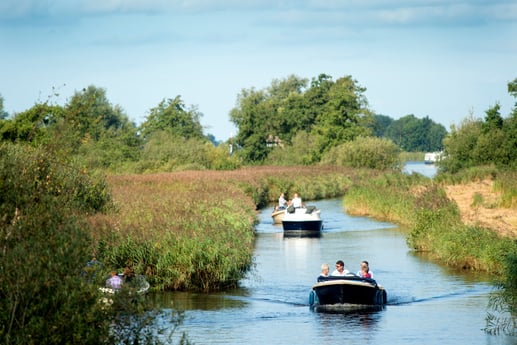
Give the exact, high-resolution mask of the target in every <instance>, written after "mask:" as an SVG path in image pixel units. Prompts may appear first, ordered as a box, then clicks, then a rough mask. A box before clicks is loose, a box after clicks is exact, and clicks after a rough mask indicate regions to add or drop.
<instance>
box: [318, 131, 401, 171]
mask: <svg viewBox="0 0 517 345" xmlns="http://www.w3.org/2000/svg"><path fill="white" fill-rule="evenodd" d="M399 153H400V149H399V148H398V146H396V145H395V144H393V142H391V141H390V140H387V139H381V138H374V137H358V138H356V139H355V140H352V141H348V142H345V143H343V144H341V145H339V146H336V147H334V148H332V149H331V150H330V151H329V152H328V153H327V154H325V155H324V156H323V158H322V160H321V162H322V163H323V164H332V165H338V166H346V167H350V168H370V169H380V170H386V169H400V165H401V164H400V161H399Z"/></svg>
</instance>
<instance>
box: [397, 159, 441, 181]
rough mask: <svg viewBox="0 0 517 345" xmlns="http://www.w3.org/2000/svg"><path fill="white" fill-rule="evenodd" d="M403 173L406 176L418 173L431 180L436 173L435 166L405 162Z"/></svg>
mask: <svg viewBox="0 0 517 345" xmlns="http://www.w3.org/2000/svg"><path fill="white" fill-rule="evenodd" d="M403 172H405V173H406V174H411V173H418V174H421V175H424V176H426V177H430V178H433V177H434V176H435V175H436V173H437V167H436V165H435V164H426V163H424V162H413V161H410V162H406V164H405V165H404V169H403Z"/></svg>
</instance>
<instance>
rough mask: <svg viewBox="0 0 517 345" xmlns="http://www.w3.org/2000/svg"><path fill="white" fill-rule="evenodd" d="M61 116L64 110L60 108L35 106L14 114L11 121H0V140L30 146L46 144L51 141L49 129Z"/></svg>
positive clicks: (46, 105)
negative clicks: (29, 144)
mask: <svg viewBox="0 0 517 345" xmlns="http://www.w3.org/2000/svg"><path fill="white" fill-rule="evenodd" d="M63 114H64V109H63V108H62V107H60V106H57V105H49V104H47V103H40V104H35V105H34V106H33V107H32V108H30V109H28V110H26V111H24V112H21V113H18V114H15V115H14V117H13V118H12V119H7V120H3V121H1V122H0V138H1V139H2V140H7V141H11V142H26V143H31V144H32V145H41V144H48V143H49V142H51V140H52V135H51V134H50V133H49V128H50V127H52V126H53V125H55V124H56V123H57V122H58V121H59V119H61V118H62V117H63Z"/></svg>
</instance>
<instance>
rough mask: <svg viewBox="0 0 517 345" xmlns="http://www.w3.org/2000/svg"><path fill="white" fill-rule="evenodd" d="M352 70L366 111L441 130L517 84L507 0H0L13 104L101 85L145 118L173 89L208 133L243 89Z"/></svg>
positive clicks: (224, 129)
mask: <svg viewBox="0 0 517 345" xmlns="http://www.w3.org/2000/svg"><path fill="white" fill-rule="evenodd" d="M321 73H325V74H328V75H331V76H332V77H333V78H334V80H336V79H338V78H340V77H343V76H346V75H351V76H352V77H353V78H354V79H356V80H357V82H358V83H359V84H360V85H361V86H364V87H366V89H367V91H366V93H365V96H366V98H367V99H368V101H369V105H370V108H371V109H372V110H373V111H374V112H376V113H378V114H384V115H388V116H391V117H392V118H394V119H398V118H400V117H402V116H405V115H408V114H413V115H415V116H416V117H418V118H422V117H424V116H429V117H430V118H431V119H433V120H434V121H436V122H438V123H441V124H443V125H444V126H445V127H446V128H447V129H449V128H450V126H451V125H452V124H456V125H458V124H460V123H461V121H462V120H463V119H465V118H466V117H467V116H468V115H469V114H470V113H471V112H472V113H473V114H474V116H475V117H478V118H481V117H483V116H484V115H485V113H484V112H485V110H487V109H488V108H489V107H490V106H493V105H494V104H495V103H496V102H499V103H500V104H501V112H502V115H503V116H505V117H506V116H507V115H508V114H509V112H510V111H511V109H512V107H513V106H514V102H515V100H514V99H513V98H512V97H511V96H510V95H508V93H507V83H508V82H509V81H511V80H513V79H515V78H517V2H516V1H514V0H486V1H483V0H470V1H467V0H465V1H455V0H371V1H369V0H350V1H348V0H321V1H320V0H312V1H311V0H284V1H272V0H221V1H209V0H183V1H180V0H125V1H124V0H0V94H1V95H2V96H3V98H4V109H5V110H6V111H8V112H9V113H11V114H12V113H15V112H21V111H24V110H26V109H28V108H30V107H32V106H33V105H34V104H35V103H37V102H41V101H46V100H47V99H49V97H50V96H51V95H53V94H54V93H57V94H59V95H58V96H52V97H51V98H50V100H51V101H52V102H54V103H56V104H61V105H63V104H65V103H66V102H67V100H68V99H69V98H70V97H71V96H72V95H73V93H74V92H75V91H76V90H81V89H82V88H84V87H87V86H88V85H95V86H97V87H102V88H104V89H106V91H107V97H108V99H109V100H110V102H111V103H112V104H114V105H115V104H116V105H119V106H121V107H122V108H123V109H124V111H125V113H126V114H127V115H128V117H129V118H130V119H131V120H133V121H135V122H136V123H141V122H142V121H143V120H144V119H145V117H146V116H147V115H148V111H149V109H151V108H153V107H155V106H157V105H158V103H159V102H160V101H161V100H163V99H164V98H174V97H176V96H177V95H180V96H181V98H182V100H183V101H184V102H185V104H186V105H188V106H191V105H193V106H197V108H198V110H199V111H200V112H201V113H203V116H202V118H201V124H202V125H203V126H205V127H206V129H205V132H207V133H212V134H214V135H215V137H216V138H217V139H219V140H225V139H227V138H228V137H229V136H230V135H231V134H232V133H235V128H234V127H233V124H232V123H231V122H230V121H229V116H228V113H229V111H230V110H231V108H233V107H234V106H235V102H236V99H237V95H238V94H239V92H240V91H241V90H242V89H243V88H246V89H247V88H251V87H255V88H257V89H262V88H265V87H267V86H269V85H270V84H271V81H272V80H273V79H283V78H285V77H287V76H289V75H291V74H295V75H297V76H299V77H303V78H308V79H311V78H313V77H317V76H318V75H319V74H321Z"/></svg>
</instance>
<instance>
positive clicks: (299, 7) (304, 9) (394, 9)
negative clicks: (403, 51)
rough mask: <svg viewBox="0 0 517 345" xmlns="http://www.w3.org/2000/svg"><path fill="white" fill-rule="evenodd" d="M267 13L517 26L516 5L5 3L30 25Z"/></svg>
mask: <svg viewBox="0 0 517 345" xmlns="http://www.w3.org/2000/svg"><path fill="white" fill-rule="evenodd" d="M246 10H254V11H267V12H277V11H278V12H279V13H284V14H285V15H286V18H287V19H289V18H288V17H289V16H292V15H293V14H297V13H306V15H309V16H310V15H311V14H318V13H326V14H327V15H331V14H335V13H341V14H348V15H350V16H352V15H354V16H355V15H357V14H358V13H362V17H364V16H368V17H369V19H370V20H376V21H379V20H380V21H382V22H385V23H386V24H418V23H420V22H429V21H432V20H438V21H447V20H449V21H450V22H454V21H455V20H458V21H460V22H464V21H465V20H466V19H465V18H471V19H472V18H479V19H480V20H488V21H490V20H500V19H505V20H512V21H513V20H517V4H516V3H515V1H510V0H493V1H487V0H468V1H467V0H456V1H451V0H398V1H397V0H395V1H387V0H370V1H365V0H348V1H346V0H296V1H295V0H283V1H282V0H280V1H279V0H224V1H213V0H2V1H0V18H3V19H11V20H15V19H28V18H32V17H37V18H46V17H48V18H54V19H56V18H57V17H59V16H62V15H69V16H74V17H82V16H92V15H111V14H122V15H123V14H163V13H181V12H185V13H207V12H219V11H246Z"/></svg>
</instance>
